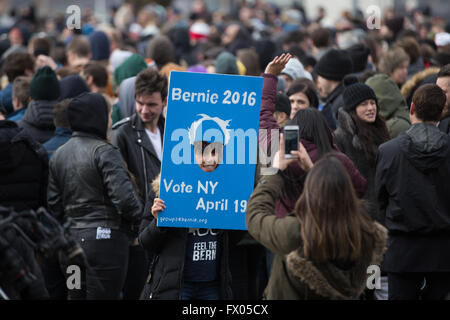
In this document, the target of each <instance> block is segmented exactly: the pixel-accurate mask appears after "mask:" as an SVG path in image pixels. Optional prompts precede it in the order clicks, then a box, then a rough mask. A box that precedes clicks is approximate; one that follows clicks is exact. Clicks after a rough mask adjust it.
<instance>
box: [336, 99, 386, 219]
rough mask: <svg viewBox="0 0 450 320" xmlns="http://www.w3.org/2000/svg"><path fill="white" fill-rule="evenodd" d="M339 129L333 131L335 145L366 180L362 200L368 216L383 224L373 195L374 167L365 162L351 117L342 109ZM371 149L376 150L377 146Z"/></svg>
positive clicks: (339, 115)
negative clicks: (365, 203) (365, 204)
mask: <svg viewBox="0 0 450 320" xmlns="http://www.w3.org/2000/svg"><path fill="white" fill-rule="evenodd" d="M338 119H339V128H337V129H336V131H334V136H335V141H336V145H337V146H338V148H339V150H340V151H341V152H342V153H345V154H346V155H347V156H348V157H349V158H350V159H351V160H352V161H353V163H354V164H355V167H356V168H357V169H358V171H359V172H360V173H361V175H362V176H363V177H364V178H365V179H366V180H367V189H366V193H365V194H364V199H366V200H367V201H368V203H367V204H368V211H369V214H370V216H371V217H372V218H373V219H375V220H376V221H377V222H379V223H381V224H384V221H383V220H384V219H383V214H382V213H381V211H380V210H379V207H378V204H377V197H376V193H375V167H374V166H373V165H371V164H370V163H369V161H368V160H367V158H366V156H365V154H364V150H363V146H362V142H361V140H360V139H359V137H358V135H357V129H356V125H355V123H354V121H353V119H352V118H351V116H350V115H349V114H348V113H347V112H346V111H345V110H344V109H343V108H340V109H339V114H338ZM372 148H374V149H375V150H378V146H377V145H375V144H374V145H372Z"/></svg>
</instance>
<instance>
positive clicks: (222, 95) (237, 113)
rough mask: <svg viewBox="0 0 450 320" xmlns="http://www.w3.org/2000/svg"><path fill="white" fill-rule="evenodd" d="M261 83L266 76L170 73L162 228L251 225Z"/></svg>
mask: <svg viewBox="0 0 450 320" xmlns="http://www.w3.org/2000/svg"><path fill="white" fill-rule="evenodd" d="M262 85H263V79H262V78H261V77H248V76H234V75H219V74H204V73H190V72H176V71H172V72H171V74H170V83H169V94H168V101H167V114H166V125H165V130H164V146H163V158H162V159H163V160H162V167H161V181H160V198H161V199H163V200H164V202H165V205H166V209H165V210H164V211H163V212H160V213H159V215H158V226H164V227H183V228H213V229H237V230H245V229H246V225H245V212H246V209H247V201H248V199H249V197H250V195H251V193H252V191H253V186H254V176H255V166H256V161H257V144H258V126H259V114H260V109H261V94H262Z"/></svg>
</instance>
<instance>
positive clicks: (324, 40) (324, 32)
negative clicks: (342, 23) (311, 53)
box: [311, 28, 331, 48]
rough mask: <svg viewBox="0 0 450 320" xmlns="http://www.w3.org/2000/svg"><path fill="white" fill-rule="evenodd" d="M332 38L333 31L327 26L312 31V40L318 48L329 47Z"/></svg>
mask: <svg viewBox="0 0 450 320" xmlns="http://www.w3.org/2000/svg"><path fill="white" fill-rule="evenodd" d="M330 39H331V33H330V30H328V29H327V28H318V29H316V30H314V31H313V32H312V33H311V40H312V42H313V44H314V46H315V47H316V48H323V47H327V46H328V45H329V44H330Z"/></svg>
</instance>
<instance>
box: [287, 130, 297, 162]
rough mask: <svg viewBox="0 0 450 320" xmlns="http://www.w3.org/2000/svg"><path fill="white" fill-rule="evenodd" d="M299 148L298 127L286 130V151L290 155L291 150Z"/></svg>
mask: <svg viewBox="0 0 450 320" xmlns="http://www.w3.org/2000/svg"><path fill="white" fill-rule="evenodd" d="M296 150H298V129H285V130H284V153H285V155H286V156H287V155H289V154H290V153H291V151H296Z"/></svg>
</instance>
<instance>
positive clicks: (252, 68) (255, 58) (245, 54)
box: [236, 48, 261, 76]
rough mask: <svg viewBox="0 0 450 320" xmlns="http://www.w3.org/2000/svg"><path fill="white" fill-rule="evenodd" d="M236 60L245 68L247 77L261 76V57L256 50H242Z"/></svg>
mask: <svg viewBox="0 0 450 320" xmlns="http://www.w3.org/2000/svg"><path fill="white" fill-rule="evenodd" d="M236 58H237V59H238V60H239V61H241V62H242V64H243V65H244V66H245V68H246V70H247V71H246V73H245V74H246V75H248V76H259V75H260V74H261V70H260V68H259V66H260V63H259V55H258V53H257V52H256V50H255V49H253V48H250V49H240V50H238V51H237V54H236Z"/></svg>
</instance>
